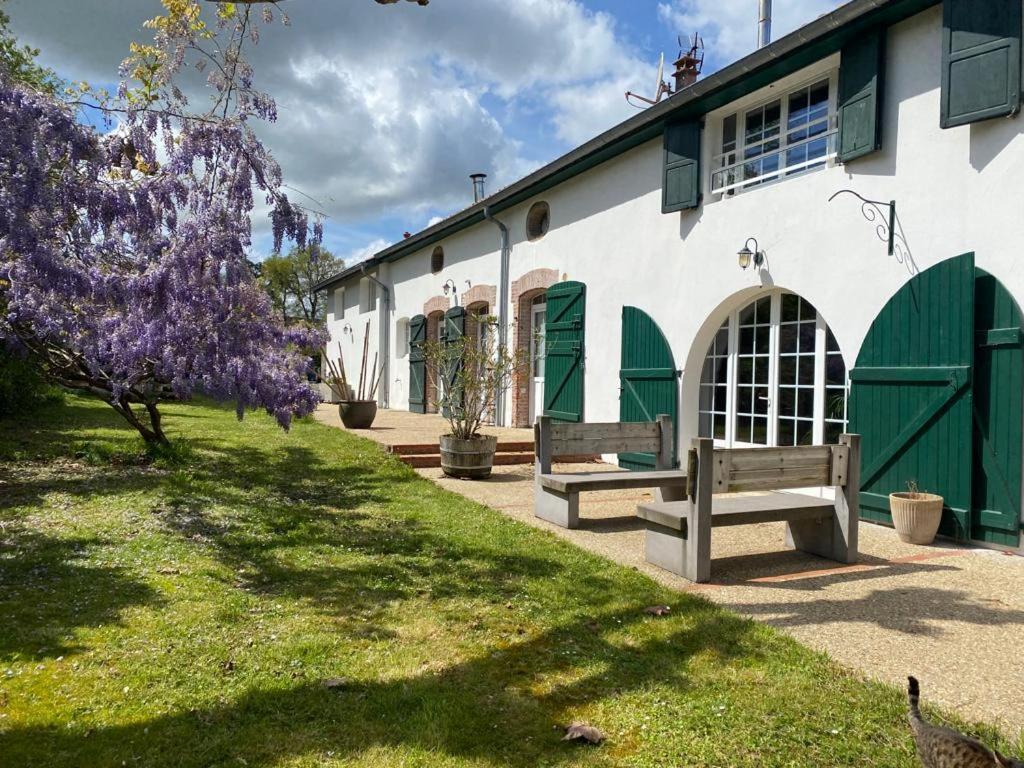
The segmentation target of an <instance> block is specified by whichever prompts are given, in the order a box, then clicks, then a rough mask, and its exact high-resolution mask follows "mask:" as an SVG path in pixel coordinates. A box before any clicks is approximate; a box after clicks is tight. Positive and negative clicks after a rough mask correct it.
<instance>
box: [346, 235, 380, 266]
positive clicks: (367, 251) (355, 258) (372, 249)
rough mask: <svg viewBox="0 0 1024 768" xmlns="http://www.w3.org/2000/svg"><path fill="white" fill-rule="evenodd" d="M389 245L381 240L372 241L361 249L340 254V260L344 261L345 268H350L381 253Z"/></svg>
mask: <svg viewBox="0 0 1024 768" xmlns="http://www.w3.org/2000/svg"><path fill="white" fill-rule="evenodd" d="M389 245H390V243H389V242H388V241H387V240H384V239H383V238H378V239H377V240H373V241H371V242H369V243H367V244H366V245H364V246H362V247H361V248H354V249H353V250H351V251H349V252H348V253H345V254H342V256H341V257H342V258H343V259H344V260H345V266H346V267H351V266H352V265H354V264H358V263H359V262H361V261H366V260H367V259H368V258H370V257H371V256H373V254H375V253H377V252H378V251H382V250H384V249H385V248H387V247H388V246H389Z"/></svg>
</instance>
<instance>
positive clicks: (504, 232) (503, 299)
mask: <svg viewBox="0 0 1024 768" xmlns="http://www.w3.org/2000/svg"><path fill="white" fill-rule="evenodd" d="M484 218H485V219H487V220H488V221H489V222H491V223H492V224H494V225H495V226H497V227H498V229H499V230H500V231H501V276H500V277H499V279H498V284H499V285H498V354H503V353H504V352H505V348H506V347H507V346H508V271H509V257H510V254H511V251H512V248H511V246H510V245H509V239H508V227H506V226H505V224H504V223H503V222H501V221H500V220H499V219H496V218H494V216H493V215H492V214H491V207H490V206H489V205H485V206H484ZM495 411H496V413H495V414H494V416H495V418H494V420H495V422H496V423H497V424H498V425H499V426H505V393H504V392H498V393H497V396H496V397H495Z"/></svg>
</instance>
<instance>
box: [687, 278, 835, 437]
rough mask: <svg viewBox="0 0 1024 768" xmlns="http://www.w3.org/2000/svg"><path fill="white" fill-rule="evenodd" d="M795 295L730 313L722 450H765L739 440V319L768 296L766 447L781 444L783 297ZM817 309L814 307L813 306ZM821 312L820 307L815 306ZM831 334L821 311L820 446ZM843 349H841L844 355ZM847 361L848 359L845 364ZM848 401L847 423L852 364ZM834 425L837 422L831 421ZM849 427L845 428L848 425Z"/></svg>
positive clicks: (815, 431) (816, 431)
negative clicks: (742, 313) (780, 351)
mask: <svg viewBox="0 0 1024 768" xmlns="http://www.w3.org/2000/svg"><path fill="white" fill-rule="evenodd" d="M787 293H791V292H790V291H783V290H779V289H776V290H772V291H769V292H767V293H761V294H758V295H757V296H754V297H752V298H750V299H749V300H747V301H745V302H743V304H742V305H741V306H739V307H737V308H736V309H735V310H733V311H732V312H730V313H729V316H728V318H727V320H728V329H729V334H728V335H729V351H728V355H727V365H726V371H727V373H726V406H725V407H726V418H725V439H724V440H722V439H715V446H716V447H719V448H756V447H762V446H761V444H760V443H749V442H745V441H742V440H737V439H736V416H737V412H736V405H737V403H736V400H737V380H736V379H737V376H738V373H739V371H738V368H739V325H740V323H739V316H740V312H742V311H743V310H744V309H746V308H747V307H748V306H750V305H751V304H753V303H755V302H757V301H759V300H761V299H763V298H765V296H768V297H770V299H771V308H770V316H771V325H770V329H769V341H768V345H769V360H768V392H769V402H768V412H767V419H768V427H767V431H766V435H767V442H766V443H765V445H767V446H769V447H775V446H777V445H778V444H779V442H778V439H779V411H778V405H779V368H780V364H779V360H780V358H779V329H780V321H781V314H782V296H783V294H787ZM812 306H813V305H812ZM815 310H817V307H815ZM721 326H722V323H719V324H718V325H717V326H716V327H715V335H717V334H718V330H719V328H721ZM827 334H828V325H827V324H826V322H825V319H824V318H823V317H822V315H821V312H820V311H817V319H816V321H815V333H814V415H813V419H814V421H813V427H812V442H813V444H815V445H820V444H821V443H822V442H823V441H824V437H825V420H826V419H825V412H826V408H827V405H828V403H827V397H826V395H827V392H826V387H825V378H826V376H825V374H826V371H825V363H826V349H827V345H826V341H827ZM713 341H714V336H712V341H711V342H709V346H708V349H706V350H705V352H704V358H702V361H701V371H703V361H704V360H706V359H707V353H708V351H710V344H711V343H713ZM841 353H842V350H841V349H840V354H841ZM845 362H846V359H845V357H844V363H845ZM844 387H845V401H844V409H843V419H844V422H846V424H848V421H847V409H848V408H849V402H850V369H849V365H848V364H847V365H846V370H845V385H844ZM699 392H700V385H699V383H698V401H697V421H698V429H699V424H700V414H701V410H700V399H699ZM831 421H833V422H835V421H837V420H831ZM844 428H845V425H844ZM713 430H714V422H713V421H712V434H713Z"/></svg>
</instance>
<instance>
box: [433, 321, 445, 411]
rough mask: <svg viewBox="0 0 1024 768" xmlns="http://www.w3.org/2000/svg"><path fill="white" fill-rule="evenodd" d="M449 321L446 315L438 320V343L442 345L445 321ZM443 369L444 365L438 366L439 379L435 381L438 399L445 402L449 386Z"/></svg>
mask: <svg viewBox="0 0 1024 768" xmlns="http://www.w3.org/2000/svg"><path fill="white" fill-rule="evenodd" d="M447 322H448V320H447V318H445V317H444V316H442V317H440V318H438V321H437V343H438V344H441V345H443V344H444V332H445V323H447ZM443 369H444V366H443V365H439V366H437V381H436V382H435V385H436V386H437V401H438V402H443V401H444V391H445V389H447V387H446V386H445V380H444V379H445V376H444V370H443Z"/></svg>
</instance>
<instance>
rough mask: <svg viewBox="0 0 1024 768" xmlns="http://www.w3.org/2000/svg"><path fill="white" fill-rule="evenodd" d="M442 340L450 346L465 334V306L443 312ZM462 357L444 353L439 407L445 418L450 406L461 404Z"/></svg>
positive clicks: (457, 406)
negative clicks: (443, 391)
mask: <svg viewBox="0 0 1024 768" xmlns="http://www.w3.org/2000/svg"><path fill="white" fill-rule="evenodd" d="M442 334H443V335H442V341H443V343H444V344H445V345H446V346H451V345H453V344H455V343H456V342H458V341H459V340H460V339H462V337H463V336H465V335H466V308H465V307H452V308H451V309H449V310H448V311H447V312H445V313H444V331H443V332H442ZM462 362H463V361H462V357H461V355H460V354H449V355H445V371H444V372H443V373H442V376H444V387H445V393H446V395H445V405H444V407H443V408H442V409H441V410H442V413H443V415H444V416H445V418H447V417H448V416H449V415H450V411H451V408H450V406H455V407H456V408H459V407H461V405H462V396H461V394H462V393H461V392H459V391H458V390H459V374H460V373H461V372H462Z"/></svg>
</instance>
